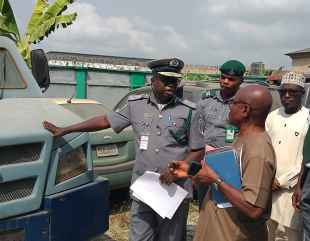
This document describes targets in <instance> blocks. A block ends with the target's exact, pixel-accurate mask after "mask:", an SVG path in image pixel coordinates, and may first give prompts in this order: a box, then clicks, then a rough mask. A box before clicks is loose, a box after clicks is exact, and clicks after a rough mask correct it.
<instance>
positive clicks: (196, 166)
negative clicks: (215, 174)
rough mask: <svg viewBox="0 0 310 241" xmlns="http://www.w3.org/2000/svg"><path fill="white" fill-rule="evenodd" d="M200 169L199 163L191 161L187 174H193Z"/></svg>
mask: <svg viewBox="0 0 310 241" xmlns="http://www.w3.org/2000/svg"><path fill="white" fill-rule="evenodd" d="M200 169H201V164H200V163H199V162H197V161H191V163H190V165H189V168H188V171H187V174H188V175H189V176H195V175H196V174H197V173H198V172H199V171H200Z"/></svg>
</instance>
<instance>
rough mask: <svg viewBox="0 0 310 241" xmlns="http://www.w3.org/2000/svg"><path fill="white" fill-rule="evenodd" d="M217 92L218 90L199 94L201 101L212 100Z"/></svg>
mask: <svg viewBox="0 0 310 241" xmlns="http://www.w3.org/2000/svg"><path fill="white" fill-rule="evenodd" d="M217 91H218V90H216V89H211V90H206V91H205V92H203V93H202V94H201V99H202V100H204V99H207V98H213V97H214V96H216V93H217Z"/></svg>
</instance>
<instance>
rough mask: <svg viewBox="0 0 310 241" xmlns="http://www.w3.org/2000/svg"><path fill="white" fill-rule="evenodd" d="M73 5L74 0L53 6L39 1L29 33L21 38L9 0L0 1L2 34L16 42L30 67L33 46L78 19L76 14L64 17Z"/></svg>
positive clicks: (33, 13)
mask: <svg viewBox="0 0 310 241" xmlns="http://www.w3.org/2000/svg"><path fill="white" fill-rule="evenodd" d="M71 3H73V0H54V2H53V3H51V4H49V3H48V0H37V1H36V4H35V6H34V9H33V12H32V16H31V18H30V20H29V22H28V25H27V31H26V33H25V35H24V36H23V37H21V36H20V34H19V31H18V27H17V24H16V21H15V17H14V14H13V11H12V8H11V6H10V3H9V0H0V34H1V35H5V36H8V37H10V38H11V39H13V40H14V41H15V42H16V45H17V47H18V49H19V51H20V53H21V54H22V56H23V58H24V59H25V61H26V62H27V64H28V65H29V66H30V51H31V45H32V44H36V43H39V42H40V41H42V40H43V39H44V38H45V37H48V35H49V34H50V33H51V32H53V31H55V29H57V28H59V27H62V28H66V27H67V26H68V25H70V24H72V23H73V21H74V20H75V19H76V17H77V14H76V13H72V14H66V15H63V12H64V11H65V10H66V9H67V7H68V5H69V4H71Z"/></svg>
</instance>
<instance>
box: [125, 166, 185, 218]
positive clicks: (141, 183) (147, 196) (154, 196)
mask: <svg viewBox="0 0 310 241" xmlns="http://www.w3.org/2000/svg"><path fill="white" fill-rule="evenodd" d="M159 176H160V174H158V173H156V172H149V171H147V172H145V173H144V174H143V175H142V176H141V177H139V178H138V179H137V180H136V181H135V182H134V183H133V184H132V185H131V187H130V190H131V191H132V192H133V194H132V195H133V196H134V197H135V198H137V199H139V200H140V201H142V202H144V203H145V204H147V205H148V206H150V207H151V208H152V209H153V210H154V211H155V212H156V213H158V214H159V215H160V216H161V217H162V218H169V219H171V218H172V217H173V215H174V213H175V212H176V210H177V209H178V207H179V206H180V204H181V203H182V201H183V200H184V199H185V197H186V196H187V194H188V192H187V191H186V190H184V189H183V188H182V187H180V186H179V185H177V184H175V183H172V184H171V185H169V186H168V185H165V184H162V183H161V182H160V180H159Z"/></svg>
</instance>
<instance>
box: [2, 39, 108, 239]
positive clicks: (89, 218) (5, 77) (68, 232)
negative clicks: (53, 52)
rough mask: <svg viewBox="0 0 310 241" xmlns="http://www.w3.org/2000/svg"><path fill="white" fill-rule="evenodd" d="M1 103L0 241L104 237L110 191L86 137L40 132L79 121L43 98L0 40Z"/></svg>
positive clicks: (5, 42)
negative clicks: (96, 167)
mask: <svg viewBox="0 0 310 241" xmlns="http://www.w3.org/2000/svg"><path fill="white" fill-rule="evenodd" d="M40 63H42V62H41V60H40ZM46 63H47V61H46ZM35 66H36V63H35V62H33V63H32V67H33V68H36V67H35ZM38 76H40V78H42V79H41V80H44V79H45V77H46V76H43V75H42V76H41V75H40V74H39V75H37V77H38ZM45 83H47V82H45ZM45 87H46V86H45ZM0 98H1V100H0V110H1V113H2V114H1V116H0V124H1V135H0V240H5V241H6V240H10V241H11V240H14V241H52V240H53V241H72V240H74V241H85V240H90V239H91V238H92V237H94V236H97V235H99V234H102V233H104V232H105V231H106V230H107V229H108V217H109V201H108V199H109V185H108V181H107V180H106V179H103V178H94V176H93V165H92V159H91V147H90V142H89V136H88V134H87V133H82V134H81V133H73V134H70V135H66V136H64V137H61V138H56V139H54V138H53V137H52V135H51V134H50V133H48V131H46V130H45V129H44V128H43V126H42V121H43V120H49V121H52V122H54V123H56V124H57V125H70V124H73V123H76V122H80V121H82V119H81V118H80V117H78V116H77V115H75V114H74V113H72V112H70V111H68V110H66V109H64V108H62V107H61V106H59V105H57V104H55V103H54V102H52V101H51V100H49V99H43V98H41V90H40V87H39V86H38V84H37V83H36V81H35V79H34V78H33V76H32V74H31V72H30V70H29V69H28V67H27V65H26V64H25V62H24V60H23V59H22V57H21V56H20V54H19V53H18V51H17V49H16V46H15V44H14V42H12V41H11V40H10V39H9V38H6V37H0ZM64 117H65V118H64Z"/></svg>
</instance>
